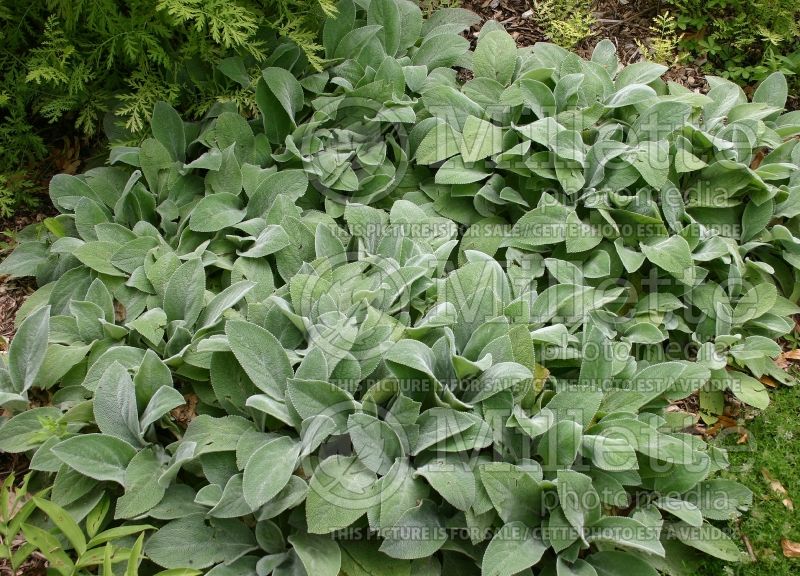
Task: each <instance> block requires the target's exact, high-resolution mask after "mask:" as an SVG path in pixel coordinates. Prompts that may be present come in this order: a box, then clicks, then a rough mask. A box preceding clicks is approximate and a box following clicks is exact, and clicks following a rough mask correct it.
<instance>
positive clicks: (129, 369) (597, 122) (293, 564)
mask: <svg viewBox="0 0 800 576" xmlns="http://www.w3.org/2000/svg"><path fill="white" fill-rule="evenodd" d="M476 22H477V17H476V16H475V15H474V14H472V13H470V12H468V11H466V10H461V9H447V10H443V11H441V12H436V13H434V14H432V15H431V17H430V18H428V19H423V17H422V15H421V13H420V10H419V8H418V7H417V6H416V4H414V3H412V2H408V1H405V0H401V1H388V0H387V1H378V0H373V1H372V2H370V3H364V2H358V3H353V2H351V1H349V0H345V1H343V2H340V3H339V6H338V12H337V15H336V16H335V18H331V19H329V20H328V21H327V23H326V24H325V29H324V33H323V43H324V47H325V51H326V56H327V57H328V58H330V59H331V60H332V61H333V64H332V65H331V67H330V68H328V69H326V70H325V71H324V72H323V73H319V74H314V75H311V76H307V77H303V78H295V77H294V76H292V75H291V74H288V73H287V72H286V71H285V70H281V69H274V68H268V69H266V70H265V71H264V73H263V80H262V81H260V82H259V87H258V101H259V106H260V107H261V110H262V115H263V118H262V120H260V121H258V122H255V123H248V122H246V121H245V120H243V119H242V118H240V117H239V116H238V115H237V114H235V113H232V112H230V111H225V112H222V113H220V114H219V115H218V116H216V117H214V118H209V119H208V120H207V121H204V122H202V123H200V124H190V123H186V122H184V121H182V120H181V118H180V117H179V116H178V114H177V113H176V112H175V111H174V110H172V109H171V108H170V107H169V106H167V105H165V104H160V105H159V106H158V107H157V108H156V110H155V112H154V121H153V130H152V134H153V137H152V138H149V139H147V140H145V141H144V142H143V143H142V145H141V146H140V147H136V148H117V149H115V150H114V151H113V152H112V154H111V158H110V161H109V166H105V167H102V168H95V169H93V170H90V171H88V172H87V173H85V174H82V175H79V176H71V175H59V176H57V177H56V178H54V179H53V182H52V185H51V190H50V192H51V197H52V199H53V202H54V204H55V205H56V207H57V208H58V209H59V211H60V213H61V214H60V215H59V216H56V217H53V218H50V219H48V220H46V221H45V222H44V223H43V224H41V225H36V226H32V227H29V228H28V229H26V230H25V231H24V232H23V233H22V234H21V235H20V243H19V246H18V247H17V248H16V250H15V251H14V253H13V254H12V255H11V256H9V257H8V259H7V260H6V261H5V262H4V263H3V264H2V266H1V267H0V271H1V272H3V273H8V274H12V275H15V276H33V277H35V278H36V280H37V282H38V284H39V286H40V288H39V290H38V291H37V292H35V293H34V294H33V295H32V296H31V298H30V299H29V300H28V301H27V302H26V304H25V305H24V307H23V308H22V309H21V310H20V313H19V315H18V321H19V326H18V332H17V336H16V337H15V339H14V340H13V341H12V343H11V347H10V350H9V353H8V357H7V361H6V363H5V366H4V367H3V369H2V370H0V390H2V402H3V405H4V407H5V408H6V409H7V410H9V411H10V412H11V413H12V414H14V415H13V417H11V418H10V419H9V420H8V421H7V422H6V423H5V424H4V425H3V427H2V428H0V449H2V450H4V451H7V452H12V453H22V452H24V453H27V454H29V455H30V456H31V468H32V469H33V470H36V471H37V473H40V474H43V475H44V474H46V475H50V478H51V479H52V482H53V489H52V501H53V502H54V503H55V504H57V505H58V506H61V507H62V508H64V509H65V510H67V512H68V513H69V515H70V516H71V517H72V518H73V519H74V520H75V521H76V522H81V521H83V519H84V518H85V517H86V515H87V513H88V511H89V510H93V509H95V507H96V506H98V505H100V503H101V501H102V500H103V499H106V498H107V499H108V501H109V503H110V504H109V505H110V509H113V518H114V520H113V522H114V524H113V526H117V525H119V526H126V525H128V523H130V522H135V523H137V524H138V523H147V524H152V525H154V526H157V527H158V530H157V531H156V532H154V533H152V535H150V536H149V537H148V538H147V540H146V542H145V544H144V548H143V552H144V554H145V555H146V556H147V560H146V562H148V563H154V564H156V565H158V566H160V567H162V568H165V569H168V570H169V569H178V568H183V569H192V570H207V569H208V570H209V574H214V575H216V576H219V575H221V574H232V573H235V574H258V575H264V574H269V573H272V574H276V575H283V574H303V573H307V574H315V575H316V574H323V575H328V574H330V575H331V576H333V575H336V574H340V573H343V574H348V575H351V576H352V575H359V574H371V575H378V576H383V575H389V574H410V573H417V572H425V573H431V574H448V575H449V574H454V573H459V572H463V573H465V574H472V573H477V572H481V573H482V574H487V575H488V574H491V575H511V574H518V573H526V572H527V573H530V570H531V569H533V571H534V572H535V573H536V574H545V575H550V574H555V575H558V576H564V575H573V574H590V575H593V574H598V575H622V574H626V575H627V574H629V573H631V572H632V571H634V573H636V574H641V575H655V574H656V573H657V571H662V572H666V573H669V574H676V575H680V574H691V573H692V568H691V566H689V567H686V566H684V562H688V561H689V559H691V558H693V557H694V555H695V554H696V553H705V554H711V555H713V556H717V557H720V558H723V559H725V560H729V561H732V562H733V561H737V560H739V559H740V557H741V554H740V552H739V550H738V548H737V545H736V543H735V542H734V541H733V540H731V539H730V537H729V536H727V535H726V534H725V533H724V532H722V531H721V530H720V529H719V528H718V527H717V526H716V525H715V522H719V521H724V520H728V519H731V518H735V517H737V516H738V515H739V514H741V512H742V511H743V510H745V509H746V508H747V506H748V505H749V503H750V500H751V494H750V492H749V491H748V490H747V489H746V488H744V487H743V486H740V485H739V484H737V483H735V482H733V481H730V480H724V479H720V478H717V477H716V473H717V472H718V471H720V470H722V469H724V468H726V467H727V459H726V454H725V452H724V450H722V449H720V448H719V447H717V446H716V445H715V444H714V443H707V442H706V441H704V440H703V439H702V438H701V437H699V436H694V435H691V434H689V433H687V431H688V430H691V429H692V428H693V426H694V424H695V418H696V417H695V416H694V415H692V414H690V413H687V412H684V411H682V410H681V409H680V402H679V401H681V400H682V399H685V398H686V397H688V396H690V395H692V394H694V393H697V392H699V393H700V394H701V395H702V396H701V401H702V400H703V399H707V398H714V397H721V396H722V395H723V394H732V395H734V396H736V397H737V398H738V399H739V400H740V401H742V402H744V403H747V404H750V405H753V406H756V407H763V406H765V405H766V403H767V401H768V396H767V394H766V392H765V389H764V387H763V385H762V384H761V382H760V381H759V379H760V378H762V377H764V376H769V377H771V378H774V379H777V380H782V381H786V382H788V379H787V378H788V377H787V376H786V375H785V374H784V373H782V372H781V371H780V370H778V369H777V368H776V366H775V365H774V362H773V358H774V357H775V356H777V354H778V353H779V352H780V349H779V347H778V346H777V345H776V344H775V343H774V341H775V339H777V338H779V337H780V336H782V335H784V334H787V333H788V332H790V331H791V329H792V326H793V324H792V323H791V321H790V319H789V318H790V316H791V315H792V314H794V313H796V312H798V308H797V307H796V305H795V302H796V300H797V297H798V294H797V293H796V290H797V288H796V286H798V285H799V284H798V283H797V278H798V271H797V270H798V267H800V259H799V258H798V257H799V256H800V243H799V242H798V237H800V230H798V220H797V217H798V215H800V204H799V203H798V200H800V176H798V174H799V173H800V172H798V170H797V166H798V164H800V146H798V145H797V143H798V140H797V138H796V137H797V135H798V134H800V116H798V113H789V114H783V113H782V107H783V105H784V102H785V99H786V88H785V86H786V84H785V80H784V79H783V77H782V76H780V75H775V76H772V77H770V78H769V79H768V80H767V81H766V82H765V84H764V85H762V86H761V87H760V88H759V89H758V90H757V91H756V93H755V95H754V97H753V101H752V102H748V101H747V99H746V98H745V96H744V93H743V92H742V91H741V90H740V89H739V88H738V87H736V86H735V85H733V84H731V83H728V82H726V81H724V80H722V79H713V78H712V79H711V84H712V89H711V91H710V92H709V94H708V95H702V94H697V93H692V92H689V91H687V90H685V89H684V88H682V87H680V86H678V85H675V84H672V83H665V82H664V81H662V80H661V78H660V77H661V75H662V74H663V73H664V72H665V68H664V67H663V66H660V65H657V64H653V63H649V62H639V63H636V64H633V65H630V66H627V67H622V66H620V65H619V62H618V60H617V56H616V54H615V52H614V48H613V45H611V43H610V42H601V43H600V44H599V45H598V47H597V49H596V50H595V52H594V54H593V55H592V58H591V59H590V60H582V59H581V58H579V57H577V56H576V55H574V54H571V53H569V52H567V51H565V50H563V49H560V48H558V47H556V46H553V45H550V44H537V45H536V46H533V47H528V48H520V49H518V48H516V46H515V44H514V41H513V39H512V38H511V37H510V36H509V35H508V34H507V33H506V32H505V30H503V29H502V27H501V26H500V25H499V24H497V23H495V22H490V23H487V24H485V25H484V27H483V29H482V30H481V33H480V40H479V41H478V44H477V47H476V49H475V50H474V52H473V51H471V50H470V48H469V44H468V43H467V41H466V40H464V38H463V37H462V36H461V35H460V33H461V32H462V31H463V30H465V29H466V28H467V27H469V26H472V25H473V24H475V23H476ZM459 70H468V71H470V72H471V74H470V75H468V76H470V79H469V80H467V81H465V82H462V80H461V78H463V77H464V75H463V74H459ZM34 391H35V393H36V396H35V398H37V399H38V398H41V397H42V396H43V395H44V394H47V395H49V397H50V398H51V402H50V404H49V405H46V406H37V407H33V406H32V404H31V403H30V400H31V399H32V398H33V396H32V395H31V394H32V392H34ZM706 405H707V403H703V406H706ZM713 416H714V415H713V414H710V413H709V414H707V415H706V417H708V418H710V419H713ZM112 529H113V528H112Z"/></svg>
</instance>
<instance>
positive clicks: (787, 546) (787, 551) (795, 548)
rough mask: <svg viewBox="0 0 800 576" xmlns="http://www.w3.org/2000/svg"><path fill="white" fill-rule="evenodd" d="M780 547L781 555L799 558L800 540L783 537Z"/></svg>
mask: <svg viewBox="0 0 800 576" xmlns="http://www.w3.org/2000/svg"><path fill="white" fill-rule="evenodd" d="M781 548H783V555H784V556H786V557H787V558H800V542H792V541H791V540H786V539H783V540H781Z"/></svg>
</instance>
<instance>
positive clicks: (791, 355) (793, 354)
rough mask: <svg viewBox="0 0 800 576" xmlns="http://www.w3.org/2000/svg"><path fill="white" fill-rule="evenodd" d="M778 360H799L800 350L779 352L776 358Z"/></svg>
mask: <svg viewBox="0 0 800 576" xmlns="http://www.w3.org/2000/svg"><path fill="white" fill-rule="evenodd" d="M778 359H779V360H781V359H783V360H800V348H797V349H795V350H788V351H786V352H781V353H780V355H779V356H778Z"/></svg>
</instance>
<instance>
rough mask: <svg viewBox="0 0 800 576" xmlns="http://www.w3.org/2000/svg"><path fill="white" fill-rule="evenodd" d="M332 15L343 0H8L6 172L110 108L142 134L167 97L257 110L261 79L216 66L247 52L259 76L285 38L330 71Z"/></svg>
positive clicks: (177, 102)
mask: <svg viewBox="0 0 800 576" xmlns="http://www.w3.org/2000/svg"><path fill="white" fill-rule="evenodd" d="M335 12H336V8H335V0H33V1H31V0H0V82H2V84H0V86H2V88H0V175H4V176H5V182H6V183H8V182H14V181H17V180H19V179H18V178H17V176H16V174H18V173H20V172H21V171H22V172H24V170H25V166H26V165H27V164H29V163H30V162H32V161H35V160H36V159H38V158H42V157H44V156H45V154H46V153H47V149H48V142H49V141H50V140H51V139H55V138H58V137H60V136H61V135H63V134H64V133H73V132H77V134H79V135H83V136H84V137H86V138H92V137H94V136H95V135H97V134H98V133H99V132H100V129H101V127H103V126H106V127H107V126H108V122H106V119H107V117H108V116H109V115H113V116H114V117H115V118H116V119H115V121H114V122H115V123H116V124H117V125H118V126H119V127H120V128H121V129H122V132H121V133H120V134H117V135H116V136H117V137H119V138H123V139H129V140H133V141H135V140H136V139H137V138H139V137H141V133H142V131H143V130H144V128H145V126H146V125H147V123H148V121H149V115H150V111H151V110H152V108H153V104H154V103H155V102H156V101H158V100H166V101H169V102H170V103H172V104H173V105H174V106H175V107H176V108H178V109H180V110H181V112H182V113H183V115H184V117H186V118H187V119H191V118H198V117H200V116H202V115H203V114H206V113H208V112H209V111H211V110H212V109H213V108H214V107H215V106H217V105H219V103H221V102H233V103H235V104H236V107H237V108H238V109H239V111H240V112H241V113H242V114H243V115H245V116H252V115H253V113H254V111H255V109H256V106H255V96H254V94H253V89H252V87H250V86H248V85H244V86H243V85H242V84H241V83H240V82H239V81H238V80H237V79H234V78H231V77H229V76H227V75H226V74H225V73H224V72H223V71H221V70H220V69H219V68H218V65H219V64H220V63H221V62H223V61H224V60H225V59H228V58H232V57H235V58H238V59H240V60H241V62H242V66H243V67H244V68H245V69H247V70H252V71H253V73H252V74H251V76H252V78H255V77H256V76H257V74H258V71H259V70H260V69H261V68H263V67H264V66H266V65H269V62H270V59H271V57H272V53H273V51H274V50H275V48H276V47H277V46H278V45H279V44H280V43H281V42H285V40H286V39H288V40H290V41H291V42H293V43H294V44H295V45H296V47H295V48H293V50H295V51H297V52H298V57H297V58H295V60H296V61H297V64H296V65H297V66H298V67H299V68H302V67H305V66H307V65H311V66H313V67H316V68H318V69H321V68H322V66H323V65H324V61H323V60H322V58H321V56H320V54H321V52H322V50H321V47H320V45H319V36H320V27H321V24H322V22H323V21H324V19H325V17H326V16H328V15H332V14H335ZM12 176H13V178H12ZM16 188H17V187H14V186H10V185H9V184H4V185H3V188H2V191H0V195H3V194H4V195H5V197H6V198H8V197H9V195H12V196H13V193H12V192H10V191H12V190H14V189H16ZM12 204H13V202H12ZM8 205H9V204H8V202H6V204H4V205H3V206H8ZM0 211H2V210H0Z"/></svg>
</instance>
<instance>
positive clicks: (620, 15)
mask: <svg viewBox="0 0 800 576" xmlns="http://www.w3.org/2000/svg"><path fill="white" fill-rule="evenodd" d="M462 6H463V7H464V8H467V9H469V10H472V11H473V12H475V13H477V14H478V15H479V16H481V18H482V19H483V21H487V20H496V21H498V22H500V23H501V24H502V25H503V26H504V27H505V29H506V30H508V33H509V34H511V36H513V37H514V39H515V40H516V41H517V44H519V45H520V46H532V45H533V44H535V43H536V42H547V41H548V40H549V39H548V37H547V35H546V34H545V32H544V31H543V30H542V29H541V28H539V26H538V23H537V19H536V7H535V6H534V5H533V2H531V1H530V0H512V1H511V2H501V1H499V0H464V1H463V2H462ZM660 11H663V8H661V9H660V3H659V2H657V1H653V0H630V1H629V2H625V3H623V2H620V1H619V0H599V1H597V2H595V3H594V15H595V18H596V19H597V24H596V25H595V26H594V27H593V34H592V36H591V37H589V38H587V39H586V40H584V41H583V42H581V43H580V44H578V46H576V47H575V52H577V53H578V54H579V55H580V56H582V57H584V58H588V57H589V56H591V54H592V50H594V47H595V46H596V45H597V43H598V42H600V40H602V39H604V38H608V39H609V40H611V41H612V42H613V43H614V45H615V46H616V47H617V53H618V54H619V58H620V61H621V62H622V63H623V64H632V63H633V62H636V61H638V60H640V59H641V58H642V55H641V53H640V52H639V47H638V46H637V44H636V40H637V39H638V40H640V41H642V40H643V39H645V38H648V37H649V36H650V35H651V34H652V33H651V31H650V26H651V25H652V23H653V18H654V17H655V16H656V15H657V14H659V13H660ZM478 30H479V27H477V28H474V29H473V30H471V31H470V33H469V39H470V40H473V41H474V40H477V32H478ZM664 77H665V79H667V80H672V81H673V82H676V83H678V84H682V85H684V86H686V87H687V88H689V89H691V90H696V91H700V92H706V91H707V90H708V84H707V83H706V81H705V77H704V75H703V73H702V72H701V71H700V70H699V68H698V67H696V66H694V65H692V64H691V63H678V64H676V65H673V66H671V67H670V70H669V71H668V72H667V73H666V74H665V76H664Z"/></svg>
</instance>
